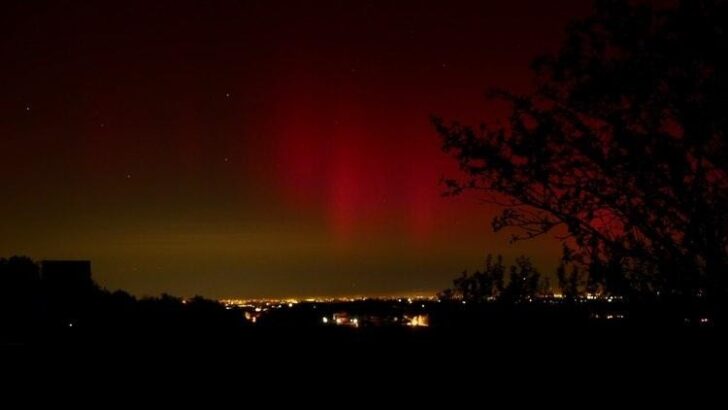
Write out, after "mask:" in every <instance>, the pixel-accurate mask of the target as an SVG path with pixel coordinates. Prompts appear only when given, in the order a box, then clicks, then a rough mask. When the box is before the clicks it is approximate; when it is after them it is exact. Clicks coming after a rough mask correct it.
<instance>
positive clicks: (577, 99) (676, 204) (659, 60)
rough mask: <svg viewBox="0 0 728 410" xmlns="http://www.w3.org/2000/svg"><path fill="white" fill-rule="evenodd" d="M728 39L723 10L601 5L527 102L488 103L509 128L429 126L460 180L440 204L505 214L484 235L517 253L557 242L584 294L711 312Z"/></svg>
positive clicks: (724, 262)
mask: <svg viewBox="0 0 728 410" xmlns="http://www.w3.org/2000/svg"><path fill="white" fill-rule="evenodd" d="M727 35H728V7H727V5H726V2H725V1H720V0H689V1H688V0H685V1H681V2H679V4H678V5H674V6H672V7H671V8H662V9H654V8H652V7H651V6H649V5H647V4H644V3H642V2H629V1H626V0H612V1H598V2H597V3H596V7H595V13H594V14H593V15H592V16H591V17H588V18H585V19H582V20H580V21H576V22H574V23H573V24H571V26H570V27H569V28H568V35H567V39H566V41H565V43H564V45H563V47H562V48H561V49H560V51H559V52H558V53H557V54H555V55H551V56H547V57H542V58H539V59H537V60H536V61H535V62H534V64H533V69H534V72H535V78H536V83H535V88H534V90H533V92H531V93H528V94H524V95H518V94H514V93H510V92H506V91H493V92H492V93H491V95H492V96H493V97H494V98H499V99H503V100H505V101H508V102H509V103H511V104H512V112H511V115H510V121H509V122H508V123H507V124H505V125H497V126H492V125H481V126H480V127H477V128H472V127H467V126H462V125H460V124H458V123H446V122H444V121H442V120H440V119H435V120H434V122H435V125H436V128H437V130H438V132H439V133H440V134H441V135H442V137H443V141H444V149H445V150H446V151H447V152H450V153H451V154H453V155H454V156H455V157H456V158H457V159H458V161H459V163H460V166H461V168H462V169H463V170H464V171H465V175H466V176H465V177H464V178H462V179H458V180H448V181H446V183H447V185H448V186H449V188H450V190H449V191H450V192H451V193H453V194H456V193H459V192H462V191H463V190H479V191H482V192H485V195H486V196H487V198H486V199H487V200H490V201H492V202H494V203H497V204H499V205H501V206H502V207H503V212H502V213H501V214H500V215H499V216H498V217H496V218H495V219H494V220H493V228H494V229H495V230H500V229H503V228H517V230H516V231H515V232H516V233H515V235H514V236H513V239H514V240H519V239H527V238H533V237H536V236H539V235H543V234H546V233H549V232H556V234H557V235H562V234H563V235H562V236H560V238H561V239H562V240H563V241H564V243H565V245H566V248H565V249H566V251H565V252H564V261H565V262H567V263H574V264H577V265H579V266H580V267H582V268H583V269H585V272H586V273H588V275H589V276H590V278H589V280H588V283H589V284H591V285H592V286H594V285H599V286H602V287H603V290H605V291H607V292H619V293H625V292H634V291H641V292H640V293H641V294H644V293H657V292H663V294H668V295H676V296H682V297H692V296H694V295H697V294H701V293H703V292H706V294H707V295H708V296H709V298H710V300H711V301H712V303H713V304H714V308H716V309H718V308H721V307H722V306H723V301H724V300H725V296H726V290H727V289H728V286H727V283H728V281H727V279H726V274H727V272H726V270H727V268H728V212H726V209H728V176H727V172H728V146H727V144H726V135H725V132H726V121H728V115H726V107H728V105H727V103H728V70H727V68H728V67H726V64H727V63H726V61H728V60H726V59H725V56H726V55H728V38H727V37H726V36H727ZM573 288H574V287H573V286H571V289H572V290H573ZM717 311H719V310H716V312H717Z"/></svg>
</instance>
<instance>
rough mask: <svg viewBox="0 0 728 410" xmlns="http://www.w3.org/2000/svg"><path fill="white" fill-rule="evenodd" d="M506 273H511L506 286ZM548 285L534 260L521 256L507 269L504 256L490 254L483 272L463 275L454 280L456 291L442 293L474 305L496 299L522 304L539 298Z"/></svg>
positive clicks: (442, 295) (447, 296) (454, 289)
mask: <svg viewBox="0 0 728 410" xmlns="http://www.w3.org/2000/svg"><path fill="white" fill-rule="evenodd" d="M506 270H508V272H509V273H510V275H509V278H508V282H507V283H505V274H506ZM544 286H548V284H545V283H544V281H542V280H541V274H540V273H539V272H538V271H537V270H536V268H535V267H534V266H533V263H531V261H530V260H529V259H528V258H526V257H524V256H521V257H519V258H517V259H516V262H515V264H514V265H512V266H510V267H508V268H506V265H505V264H504V263H503V256H501V255H498V256H497V257H495V258H494V257H493V255H490V254H489V255H488V256H487V257H486V258H485V267H484V269H483V271H479V270H478V271H475V272H474V273H473V274H472V275H468V272H467V271H465V272H463V273H462V274H461V275H460V277H458V278H457V279H455V280H454V281H453V288H452V289H447V290H445V291H443V292H441V294H440V296H441V297H442V298H445V299H463V300H466V301H470V302H486V301H490V300H495V299H499V298H500V299H502V300H505V301H519V300H522V299H525V298H528V297H534V296H536V295H538V294H539V293H540V292H541V291H542V290H543V289H544Z"/></svg>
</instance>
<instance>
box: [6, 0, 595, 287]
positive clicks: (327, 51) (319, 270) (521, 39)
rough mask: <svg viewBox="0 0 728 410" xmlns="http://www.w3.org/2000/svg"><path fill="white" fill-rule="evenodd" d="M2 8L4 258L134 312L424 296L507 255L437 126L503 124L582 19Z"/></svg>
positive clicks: (34, 4) (281, 7)
mask: <svg viewBox="0 0 728 410" xmlns="http://www.w3.org/2000/svg"><path fill="white" fill-rule="evenodd" d="M88 3H89V2H80V1H61V0H58V1H52V2H51V1H7V0H6V1H3V2H2V5H0V52H1V53H2V54H1V55H2V63H1V64H0V87H1V90H2V91H0V181H1V182H0V187H1V188H2V200H0V215H1V218H0V255H2V256H10V255H14V254H23V255H28V256H31V257H33V258H35V259H47V258H62V259H66V258H81V259H91V260H92V261H93V264H94V275H95V278H96V280H97V281H98V282H99V283H100V284H101V285H102V286H105V287H107V288H109V289H116V288H123V289H126V290H129V291H131V292H133V293H136V294H139V295H154V294H158V293H160V292H168V293H172V294H177V295H182V296H191V295H194V294H202V295H204V296H207V297H264V296H265V297H269V296H270V297H276V296H278V297H282V296H285V297H288V296H297V297H300V296H324V295H389V294H399V293H405V294H408V293H414V292H432V291H436V290H438V289H442V288H444V287H446V286H448V285H449V284H450V280H451V278H453V277H455V276H457V275H458V274H459V272H460V271H462V270H463V269H464V268H471V269H472V268H476V267H478V266H479V265H480V263H481V260H482V259H483V257H484V255H485V254H486V253H487V252H493V253H503V254H504V255H505V256H506V257H507V258H512V257H514V256H516V255H518V254H521V253H525V254H528V255H531V256H532V257H533V258H534V259H535V260H536V261H537V263H538V264H539V266H541V267H543V268H544V269H548V268H549V267H552V266H554V265H555V264H556V262H557V261H558V256H559V249H560V245H559V244H558V242H557V241H556V240H554V239H549V238H545V239H540V240H537V241H531V242H528V243H519V244H516V245H510V244H509V243H508V238H509V233H507V232H505V233H499V234H494V233H492V232H491V229H490V218H491V217H492V215H493V213H494V212H495V210H493V209H491V208H489V207H487V206H485V205H483V204H482V203H480V202H479V201H478V198H477V197H476V196H472V195H470V196H464V197H459V198H443V197H441V195H440V194H441V192H442V191H443V190H444V188H443V186H442V185H440V184H439V180H440V179H441V178H442V177H444V176H454V175H457V167H456V164H454V161H453V160H451V159H450V158H449V157H448V156H447V155H445V154H444V153H442V152H441V150H440V141H439V137H438V136H437V134H436V133H435V132H434V130H433V127H432V126H431V124H430V122H429V115H430V114H438V115H440V116H443V117H445V118H452V119H459V120H462V121H463V122H471V123H472V122H477V121H479V120H496V119H498V118H499V117H502V116H503V114H504V113H505V112H506V111H505V109H506V108H507V107H503V106H501V105H498V104H495V103H492V102H487V101H485V99H484V91H485V90H486V89H488V88H489V87H494V86H495V87H503V88H510V89H514V90H516V91H519V90H527V89H528V87H529V84H530V81H531V76H530V72H529V69H528V64H529V62H530V60H531V59H532V58H533V57H535V56H537V55H539V54H543V53H545V52H548V51H553V50H554V49H556V47H557V46H558V45H559V43H560V41H561V40H562V38H563V35H564V27H565V24H566V23H567V22H568V21H569V20H570V19H572V18H574V17H578V16H581V15H584V14H587V13H588V11H589V8H590V4H589V2H588V1H584V0H578V1H577V0H573V1H548V2H547V1H540V0H538V1H536V0H534V1H526V0H510V1H498V2H496V1H474V2H458V1H452V0H449V1H440V2H427V1H381V2H378V1H353V0H352V1H301V2H284V1H275V0H266V1H242V0H241V1H225V0H221V1H186V0H182V1H181V0H177V1H129V0H127V1H98V2H96V4H95V5H91V4H88Z"/></svg>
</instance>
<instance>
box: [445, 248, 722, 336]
mask: <svg viewBox="0 0 728 410" xmlns="http://www.w3.org/2000/svg"><path fill="white" fill-rule="evenodd" d="M552 277H555V278H556V279H557V282H556V285H555V286H554V285H553V284H552V282H551V278H552ZM593 278H594V277H593V276H591V275H588V274H587V273H585V272H583V271H581V270H580V269H579V267H578V266H577V265H573V264H572V265H571V266H570V267H569V266H567V265H566V264H563V263H562V264H560V265H559V266H558V267H557V268H556V270H555V272H551V274H550V275H549V274H544V273H542V272H540V271H539V270H538V269H537V268H536V267H535V266H534V264H533V262H531V260H530V259H529V258H528V257H526V256H519V257H517V258H516V259H515V261H514V262H513V263H512V264H506V263H505V262H504V258H503V256H502V255H497V256H494V255H492V254H488V255H487V256H486V258H485V263H484V266H483V268H482V269H478V270H476V271H474V272H473V273H469V272H468V271H467V270H466V271H463V272H462V273H461V274H460V276H458V277H456V278H455V279H454V280H453V286H452V287H450V288H447V289H444V290H443V291H441V292H440V293H439V294H438V297H439V298H440V299H441V300H445V301H449V302H456V303H457V302H464V303H467V304H468V306H469V307H468V308H467V309H466V310H467V311H468V314H471V315H472V314H475V315H480V316H483V315H484V314H485V315H488V316H491V318H492V319H493V321H502V320H514V319H516V318H518V320H520V321H531V322H532V321H533V320H535V319H536V318H543V317H549V323H551V324H554V323H561V324H565V323H568V324H571V325H576V326H583V325H585V324H586V323H587V322H589V321H590V320H598V319H608V320H615V321H623V322H625V323H627V322H628V323H629V324H628V327H629V326H645V325H646V326H651V327H668V328H681V327H694V326H704V327H708V326H709V327H713V328H714V327H715V326H717V325H721V324H720V323H718V322H716V321H715V317H714V311H713V310H712V305H711V303H710V301H709V300H708V299H707V298H705V297H702V295H696V296H694V297H690V298H686V297H684V295H676V294H674V293H666V294H662V293H659V292H655V293H629V294H619V293H616V292H609V291H607V290H606V289H605V288H604V287H603V285H602V284H601V283H599V282H596V281H594V279H593ZM456 316H457V315H455V317H456Z"/></svg>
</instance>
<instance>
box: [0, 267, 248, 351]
mask: <svg viewBox="0 0 728 410" xmlns="http://www.w3.org/2000/svg"><path fill="white" fill-rule="evenodd" d="M42 268H43V269H42ZM79 268H80V269H79ZM0 320H1V322H2V328H3V329H2V333H1V334H2V337H1V338H0V339H2V340H1V341H2V342H5V343H13V342H18V343H23V342H27V341H37V340H43V339H44V338H50V339H52V341H60V340H63V339H66V340H69V341H72V340H80V339H88V338H98V337H108V338H129V339H138V341H139V342H145V340H146V341H151V340H154V339H159V338H173V337H181V338H189V339H204V338H207V337H210V336H211V335H215V334H217V335H219V334H221V333H226V332H227V333H235V332H238V331H240V329H243V328H245V327H246V326H247V325H248V324H247V322H246V321H245V319H244V317H243V315H242V313H241V312H240V311H236V309H226V307H225V306H224V305H222V304H221V303H219V302H217V301H213V300H208V299H205V298H202V297H199V296H198V297H194V298H191V299H187V300H183V299H181V298H177V297H174V296H170V295H166V294H163V295H161V296H159V297H145V298H136V297H134V296H132V295H130V294H129V293H127V292H125V291H121V290H117V291H114V292H110V291H108V290H105V289H102V288H100V287H99V286H98V285H97V284H96V283H95V282H94V281H93V279H92V278H91V274H90V264H89V263H88V262H85V263H84V262H42V263H40V264H39V263H36V262H34V261H33V260H31V259H30V258H27V257H17V256H16V257H10V258H0Z"/></svg>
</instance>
